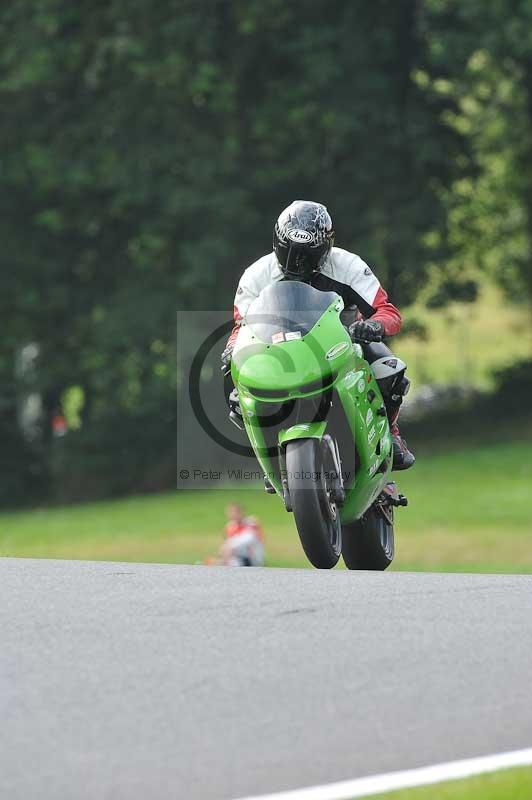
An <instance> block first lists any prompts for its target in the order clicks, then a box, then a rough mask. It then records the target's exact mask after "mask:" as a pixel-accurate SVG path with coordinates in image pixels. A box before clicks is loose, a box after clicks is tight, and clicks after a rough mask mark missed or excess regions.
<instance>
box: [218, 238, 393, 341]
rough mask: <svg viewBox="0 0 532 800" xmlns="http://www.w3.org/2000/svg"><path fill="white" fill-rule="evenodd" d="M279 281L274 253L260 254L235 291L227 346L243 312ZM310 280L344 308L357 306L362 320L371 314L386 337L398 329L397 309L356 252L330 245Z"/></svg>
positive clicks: (236, 332)
mask: <svg viewBox="0 0 532 800" xmlns="http://www.w3.org/2000/svg"><path fill="white" fill-rule="evenodd" d="M281 280H284V275H283V273H282V272H281V269H280V267H279V263H278V261H277V258H276V256H275V253H274V252H271V253H268V255H265V256H262V258H259V260H258V261H255V263H254V264H252V265H251V266H250V267H248V268H247V269H246V270H245V272H244V274H243V275H242V277H241V278H240V282H239V284H238V288H237V290H236V295H235V303H234V319H235V327H234V328H233V331H232V333H231V336H230V337H229V341H228V342H227V344H228V346H231V345H233V344H234V342H235V340H236V337H237V335H238V329H239V326H240V321H241V320H242V318H243V317H244V316H245V315H246V312H247V310H248V308H249V306H250V305H251V303H252V301H253V300H255V298H256V297H258V296H259V294H260V293H261V291H262V290H263V289H264V288H266V286H269V284H271V283H275V282H276V281H281ZM309 283H310V285H311V286H313V287H314V288H315V289H320V290H321V291H324V292H336V293H337V294H339V295H340V297H341V298H342V299H343V301H344V304H345V306H346V307H349V306H357V308H358V310H359V312H360V314H361V315H362V317H363V318H364V319H367V318H368V317H371V318H372V319H375V320H378V321H379V322H382V324H383V325H384V332H385V334H386V336H393V335H394V334H396V333H399V330H400V328H401V315H400V313H399V310H398V309H397V308H396V307H395V306H394V305H393V304H392V303H390V302H389V300H388V295H387V294H386V292H385V291H384V289H383V288H382V286H381V285H380V283H379V280H378V278H377V277H376V276H375V274H374V273H373V272H372V270H371V269H370V267H368V265H367V264H366V262H365V261H363V260H362V259H361V258H360V256H357V255H355V253H350V252H349V251H348V250H342V248H341V247H333V248H332V250H331V253H330V255H329V257H328V259H327V261H326V262H325V264H324V266H323V267H322V269H321V272H316V273H314V275H313V276H312V278H311V279H310V281H309Z"/></svg>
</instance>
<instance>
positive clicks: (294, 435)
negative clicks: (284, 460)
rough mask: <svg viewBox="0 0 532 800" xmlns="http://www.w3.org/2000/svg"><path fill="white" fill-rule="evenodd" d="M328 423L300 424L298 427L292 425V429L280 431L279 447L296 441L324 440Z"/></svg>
mask: <svg viewBox="0 0 532 800" xmlns="http://www.w3.org/2000/svg"><path fill="white" fill-rule="evenodd" d="M326 428H327V422H326V421H323V422H300V423H298V424H297V425H292V426H291V427H290V428H286V429H285V430H282V431H279V437H278V441H279V446H280V447H283V446H284V445H286V444H287V443H288V442H293V441H295V440H296V439H322V438H323V436H324V434H325V430H326Z"/></svg>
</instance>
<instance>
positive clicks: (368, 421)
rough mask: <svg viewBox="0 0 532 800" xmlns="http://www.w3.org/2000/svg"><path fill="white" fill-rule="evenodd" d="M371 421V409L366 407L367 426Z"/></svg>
mask: <svg viewBox="0 0 532 800" xmlns="http://www.w3.org/2000/svg"><path fill="white" fill-rule="evenodd" d="M372 422H373V411H372V410H371V408H368V413H367V414H366V425H367V426H368V427H369V426H370V425H371V423H372Z"/></svg>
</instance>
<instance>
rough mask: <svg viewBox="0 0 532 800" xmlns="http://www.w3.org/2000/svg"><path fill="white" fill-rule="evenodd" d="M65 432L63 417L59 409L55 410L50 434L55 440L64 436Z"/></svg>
mask: <svg viewBox="0 0 532 800" xmlns="http://www.w3.org/2000/svg"><path fill="white" fill-rule="evenodd" d="M67 432H68V426H67V421H66V418H65V415H64V414H63V412H62V411H61V409H60V408H56V409H55V411H54V413H53V416H52V433H53V435H54V436H55V437H56V438H57V437H60V436H66V434H67Z"/></svg>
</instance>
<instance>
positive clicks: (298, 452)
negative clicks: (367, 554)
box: [286, 439, 342, 569]
mask: <svg viewBox="0 0 532 800" xmlns="http://www.w3.org/2000/svg"><path fill="white" fill-rule="evenodd" d="M286 473H287V475H286V479H287V482H288V491H289V495H290V503H291V506H292V511H293V512H294V518H295V521H296V527H297V532H298V534H299V538H300V540H301V544H302V546H303V550H304V551H305V555H306V556H307V558H308V560H309V561H310V563H311V564H312V565H313V566H315V567H317V569H331V568H332V567H334V566H335V565H336V564H337V562H338V559H339V558H340V553H341V552H342V526H341V523H340V514H339V511H338V508H337V507H336V503H335V502H334V501H333V500H332V499H331V498H332V497H333V496H334V481H333V479H332V477H328V475H331V476H332V474H333V473H334V464H333V463H332V460H331V458H330V450H329V448H328V446H327V444H326V443H325V442H323V441H322V440H321V439H297V440H295V441H292V442H288V444H287V445H286Z"/></svg>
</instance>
